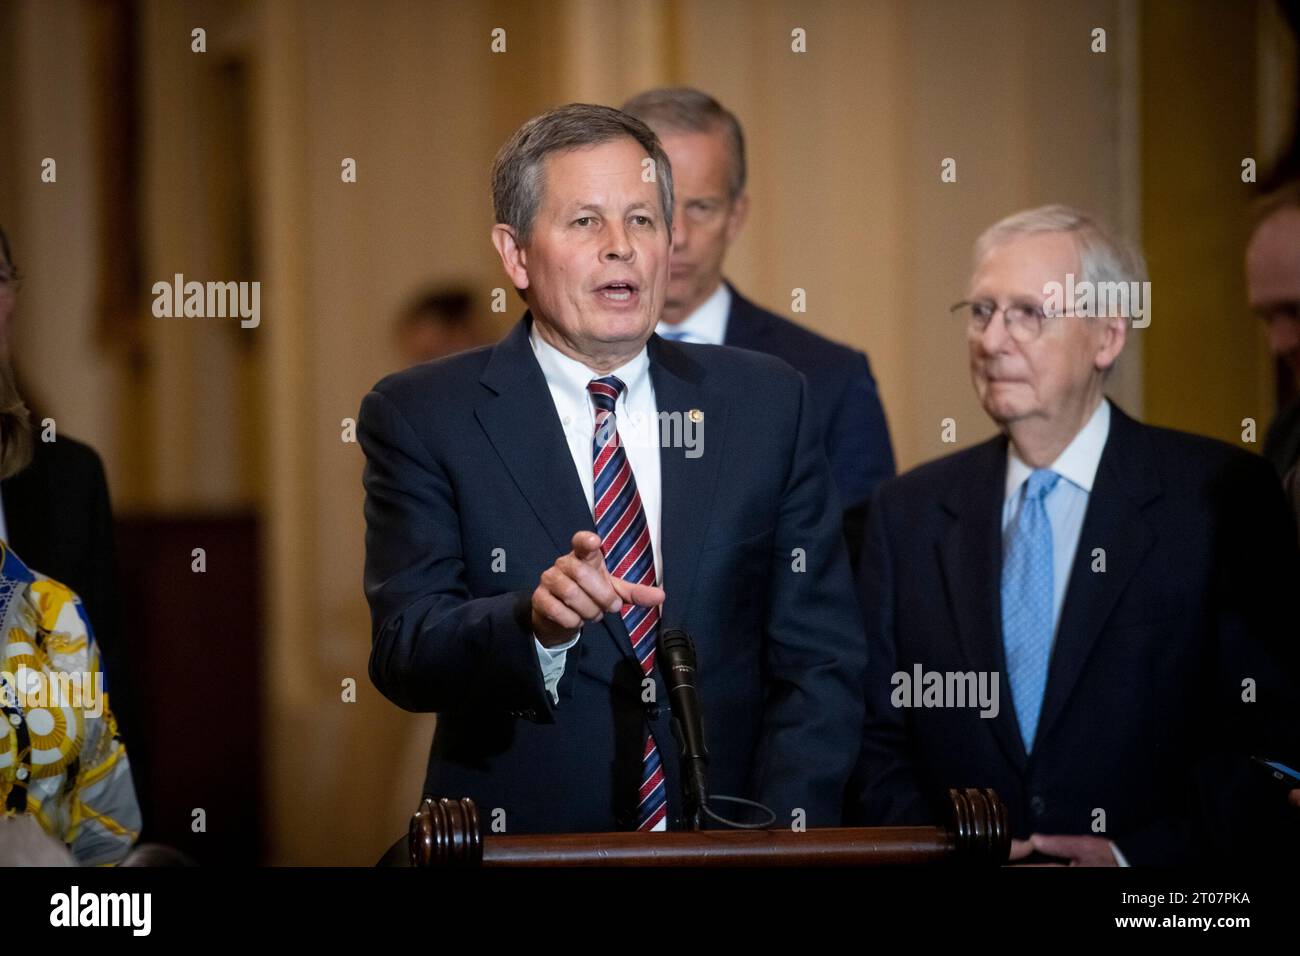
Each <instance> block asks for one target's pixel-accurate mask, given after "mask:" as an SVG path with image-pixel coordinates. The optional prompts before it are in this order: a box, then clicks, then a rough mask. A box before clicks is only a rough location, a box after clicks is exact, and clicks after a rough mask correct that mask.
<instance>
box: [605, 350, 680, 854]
mask: <svg viewBox="0 0 1300 956" xmlns="http://www.w3.org/2000/svg"><path fill="white" fill-rule="evenodd" d="M625 387H626V386H624V384H623V382H622V381H621V380H620V379H619V378H618V377H617V376H615V375H607V376H605V377H604V378H595V379H592V380H591V381H590V382H588V383H587V391H588V392H590V393H591V401H592V404H593V405H595V407H596V429H595V433H594V434H593V436H592V440H591V456H592V476H593V478H594V479H595V480H594V482H593V486H592V487H593V494H592V500H593V501H594V502H595V507H594V508H593V509H592V510H593V511H594V512H595V515H594V517H595V519H596V532H597V533H598V534H599V535H600V548H601V551H603V552H604V554H605V567H606V568H608V569H609V573H610V574H612V575H613V576H614V577H616V578H622V579H623V580H625V581H630V582H632V583H633V584H650V585H657V584H658V583H659V582H658V581H657V580H656V577H655V555H654V548H653V546H652V545H651V543H650V526H649V525H647V524H646V520H645V509H644V508H642V507H641V495H640V494H639V493H638V492H637V490H636V479H635V478H634V477H633V476H632V465H631V464H630V463H629V462H628V460H627V452H626V451H624V449H623V442H622V441H621V440H620V439H619V437H618V424H617V419H616V418H615V416H614V402H615V401H617V399H618V397H619V395H621V394H622V393H623V389H624V388H625ZM621 613H622V615H623V623H624V624H625V625H626V626H627V633H628V635H629V636H630V637H631V638H632V650H633V652H635V654H636V659H637V660H638V661H639V662H640V663H641V671H642V673H644V674H645V675H646V676H649V675H650V674H651V673H652V672H653V671H654V666H655V630H656V628H657V626H658V624H659V609H658V608H657V607H640V606H639V605H636V604H624V605H623V610H622V612H621ZM667 793H668V792H667V790H666V789H665V787H664V770H663V765H662V764H661V763H660V760H659V748H658V747H656V746H655V739H654V735H653V734H651V733H649V732H648V731H647V733H646V738H645V750H644V756H643V757H642V758H641V792H640V803H639V805H638V807H637V823H636V828H637V829H638V830H653V829H654V828H655V827H656V826H658V825H659V823H660V822H661V821H662V820H664V818H665V817H666V816H667V815H668V796H667Z"/></svg>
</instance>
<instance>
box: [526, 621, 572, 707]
mask: <svg viewBox="0 0 1300 956" xmlns="http://www.w3.org/2000/svg"><path fill="white" fill-rule="evenodd" d="M581 636H582V631H578V633H577V634H575V635H573V637H572V639H571V640H569V641H567V642H565V643H564V644H557V645H555V646H554V647H546V646H544V645H543V644H542V642H541V641H539V640H538V639H537V635H536V634H534V635H533V643H534V644H535V645H537V663H538V664H540V665H541V668H542V681H543V682H544V683H545V684H546V693H548V694H550V695H551V703H552V704H558V703H559V702H560V694H559V691H558V690H557V688H558V687H559V685H560V678H561V677H563V676H564V660H565V658H566V657H567V656H568V653H569V648H571V647H573V645H574V644H577V643H578V638H580V637H581Z"/></svg>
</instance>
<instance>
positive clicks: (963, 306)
mask: <svg viewBox="0 0 1300 956" xmlns="http://www.w3.org/2000/svg"><path fill="white" fill-rule="evenodd" d="M999 309H1000V310H1001V312H1002V320H1003V321H1004V322H1006V324H1007V332H1008V334H1010V336H1011V337H1012V338H1013V339H1015V340H1016V341H1017V342H1032V341H1033V340H1034V339H1036V338H1038V336H1040V335H1041V334H1042V333H1043V321H1044V320H1045V319H1049V318H1052V317H1054V316H1055V315H1057V314H1058V313H1052V312H1044V311H1043V307H1042V306H1039V305H1027V304H1025V303H1023V302H1016V303H1013V304H1011V305H1008V306H1006V307H1002V306H999V305H998V304H997V303H996V302H992V301H990V300H988V299H983V300H980V301H978V302H972V301H970V300H963V301H961V302H958V303H957V304H956V305H954V306H953V307H952V308H951V309H949V310H948V311H949V312H950V313H952V314H953V315H955V316H958V317H961V318H964V319H965V320H966V328H967V329H968V330H969V331H971V332H975V333H982V332H983V331H984V330H985V329H987V328H988V327H989V323H990V322H992V321H993V316H995V315H997V313H998V311H999ZM1061 314H1063V313H1061Z"/></svg>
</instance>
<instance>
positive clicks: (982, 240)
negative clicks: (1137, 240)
mask: <svg viewBox="0 0 1300 956" xmlns="http://www.w3.org/2000/svg"><path fill="white" fill-rule="evenodd" d="M1046 232H1064V233H1068V234H1069V235H1070V236H1071V237H1073V239H1074V244H1075V248H1077V249H1078V250H1079V263H1080V266H1081V268H1082V269H1083V275H1082V276H1080V279H1081V280H1085V281H1088V282H1090V283H1093V285H1094V287H1096V284H1097V283H1101V282H1145V281H1146V279H1147V267H1146V262H1145V260H1144V259H1143V258H1142V253H1141V252H1140V251H1138V250H1137V249H1135V248H1132V247H1130V246H1128V245H1126V244H1124V243H1122V242H1120V241H1119V240H1117V239H1115V238H1114V237H1113V236H1112V235H1111V234H1110V233H1108V232H1107V231H1106V230H1105V229H1103V228H1102V227H1101V226H1100V225H1099V224H1098V223H1097V221H1096V220H1095V219H1093V218H1092V217H1091V216H1089V215H1088V214H1087V213H1085V212H1082V211H1080V210H1078V209H1075V208H1074V207H1073V206H1063V205H1060V204H1053V205H1049V206H1039V207H1038V208H1036V209H1026V210H1024V211H1023V212H1018V213H1013V214H1012V215H1010V216H1007V217H1006V218H1005V219H1003V220H1001V221H999V222H996V223H994V224H993V225H991V226H989V228H987V229H985V230H984V232H983V233H982V234H981V235H980V237H979V238H978V239H976V240H975V262H976V263H977V264H978V263H979V261H980V260H981V259H983V258H984V256H985V255H987V254H988V252H989V250H990V249H992V248H993V247H994V246H997V245H1001V244H1002V243H1004V242H1007V241H1009V240H1011V239H1016V238H1019V237H1020V236H1031V235H1037V234H1040V233H1046Z"/></svg>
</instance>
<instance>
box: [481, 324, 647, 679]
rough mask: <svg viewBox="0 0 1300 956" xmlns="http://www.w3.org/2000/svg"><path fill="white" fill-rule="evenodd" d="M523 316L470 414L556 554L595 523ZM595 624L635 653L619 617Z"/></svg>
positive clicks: (492, 363) (501, 346) (496, 350)
mask: <svg viewBox="0 0 1300 956" xmlns="http://www.w3.org/2000/svg"><path fill="white" fill-rule="evenodd" d="M531 322H532V316H531V314H525V315H524V317H523V318H522V319H521V320H520V321H519V323H518V324H517V325H516V326H515V327H514V328H513V329H512V330H511V331H510V333H509V334H508V335H507V336H506V337H505V338H504V339H502V340H501V341H500V342H499V343H497V345H496V346H495V347H493V349H492V357H491V358H490V359H489V360H488V364H487V366H486V367H485V368H484V370H483V374H482V376H481V377H480V379H479V380H480V381H481V382H482V383H483V384H484V385H485V386H487V388H489V389H490V390H491V391H492V392H494V393H495V395H494V396H493V397H492V398H491V399H489V400H488V401H485V402H482V403H480V404H479V406H478V407H477V408H476V409H475V415H476V416H477V418H478V420H479V424H480V425H481V426H482V427H483V431H484V432H485V433H486V434H487V437H488V440H489V441H490V442H491V443H492V447H493V448H495V449H496V453H497V455H498V456H500V458H501V461H502V463H503V464H504V465H505V466H506V469H507V470H508V471H509V472H510V476H511V477H512V478H513V479H514V482H515V485H516V486H517V487H518V488H519V491H520V493H522V494H523V496H524V498H525V499H527V501H528V504H529V505H530V506H531V507H532V509H533V513H534V514H535V515H536V516H537V520H538V521H539V522H540V523H541V525H542V527H543V528H545V529H546V533H547V535H548V536H549V537H550V539H551V543H552V544H553V545H554V546H555V549H556V554H557V556H558V555H560V554H564V553H566V552H568V551H569V550H570V549H571V547H572V541H573V535H574V534H575V533H576V532H578V531H591V532H595V530H596V523H595V521H594V520H593V518H592V515H591V509H590V508H589V507H588V505H587V499H586V496H585V495H584V494H583V493H582V483H581V482H580V481H579V480H578V476H577V474H576V473H575V472H574V470H573V458H572V456H570V454H569V445H568V442H567V440H566V439H565V437H564V431H563V429H561V427H560V416H559V412H558V411H556V408H555V402H554V401H553V400H552V398H551V391H550V389H549V388H548V387H547V385H546V377H545V376H544V375H543V374H542V369H541V366H539V365H538V364H537V358H536V356H534V355H533V348H532V345H531V344H530V343H529V341H528V331H529V328H530V327H531ZM602 624H603V626H604V628H605V630H606V631H607V632H608V633H609V636H610V637H611V638H612V639H613V641H614V643H615V644H616V645H617V647H618V649H619V651H620V653H622V654H623V655H624V656H627V657H631V658H633V659H635V655H634V654H633V652H632V644H631V640H630V638H629V637H628V633H627V628H626V627H624V626H623V618H622V617H621V616H620V615H619V614H616V613H609V614H606V615H605V617H604V620H603V621H602Z"/></svg>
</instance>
